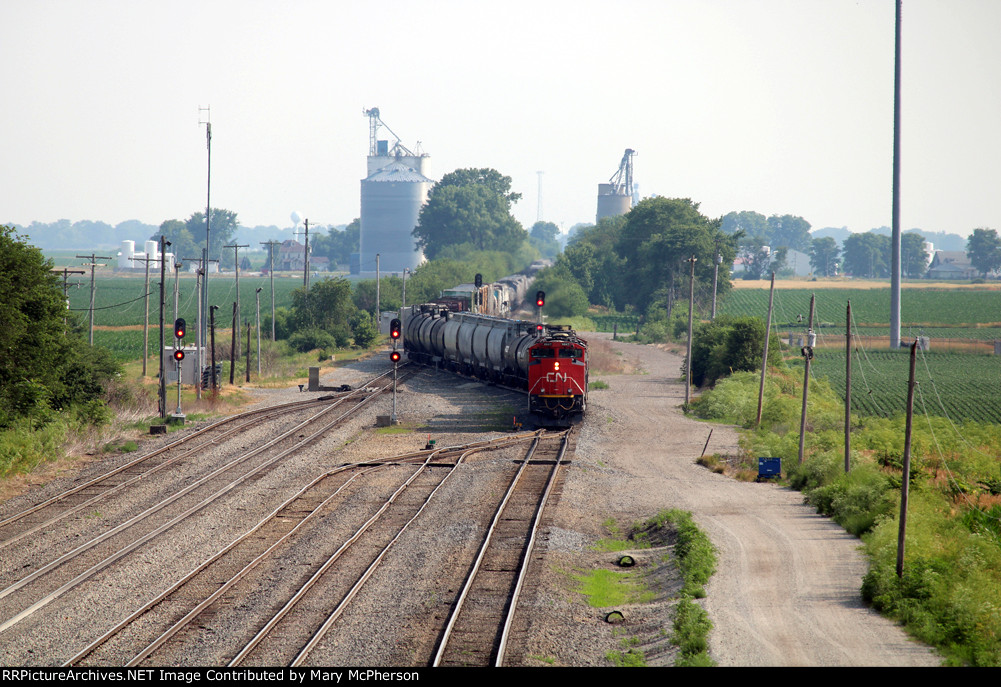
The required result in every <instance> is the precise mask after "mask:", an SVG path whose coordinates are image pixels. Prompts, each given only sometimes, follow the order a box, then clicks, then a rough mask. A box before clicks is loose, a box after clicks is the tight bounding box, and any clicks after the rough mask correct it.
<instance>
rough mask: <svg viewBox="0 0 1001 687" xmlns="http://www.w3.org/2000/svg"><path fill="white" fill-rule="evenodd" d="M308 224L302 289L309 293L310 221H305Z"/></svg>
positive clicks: (303, 257)
mask: <svg viewBox="0 0 1001 687" xmlns="http://www.w3.org/2000/svg"><path fill="white" fill-rule="evenodd" d="M305 224H306V245H304V246H303V250H302V288H304V289H306V291H307V292H308V291H309V220H308V219H307V220H305Z"/></svg>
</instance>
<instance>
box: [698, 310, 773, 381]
mask: <svg viewBox="0 0 1001 687" xmlns="http://www.w3.org/2000/svg"><path fill="white" fill-rule="evenodd" d="M764 345H765V323H764V321H763V320H761V319H759V318H756V317H742V318H732V317H717V318H716V320H714V321H712V322H700V323H699V324H698V326H697V327H695V330H694V332H693V334H692V382H693V383H694V384H695V385H696V386H704V385H711V384H715V382H716V380H718V379H720V378H722V377H725V376H726V375H728V374H731V373H733V372H742V371H750V370H755V369H760V368H761V356H762V353H763V352H764ZM780 350H781V349H780V345H779V341H778V337H777V336H776V335H775V334H772V339H771V342H770V343H769V347H768V363H769V365H772V366H773V367H781V366H782V364H783V363H782V356H781V352H780Z"/></svg>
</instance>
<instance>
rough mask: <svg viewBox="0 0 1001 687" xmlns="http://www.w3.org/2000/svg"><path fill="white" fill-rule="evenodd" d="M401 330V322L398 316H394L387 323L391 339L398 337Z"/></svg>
mask: <svg viewBox="0 0 1001 687" xmlns="http://www.w3.org/2000/svg"><path fill="white" fill-rule="evenodd" d="M402 331H403V323H401V322H400V320H399V318H397V317H394V318H393V320H392V321H391V322H390V323H389V336H390V338H392V339H399V338H400V334H401V333H402Z"/></svg>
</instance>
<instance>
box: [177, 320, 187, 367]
mask: <svg viewBox="0 0 1001 687" xmlns="http://www.w3.org/2000/svg"><path fill="white" fill-rule="evenodd" d="M186 328H187V327H186V326H185V322H184V318H183V317H178V318H177V319H176V320H174V337H175V338H177V339H183V338H184V330H185V329H186ZM182 357H183V356H182ZM178 360H180V358H178Z"/></svg>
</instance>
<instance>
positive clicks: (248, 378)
mask: <svg viewBox="0 0 1001 687" xmlns="http://www.w3.org/2000/svg"><path fill="white" fill-rule="evenodd" d="M246 380H247V381H248V382H249V381H250V322H249V321H248V322H247V378H246Z"/></svg>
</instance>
